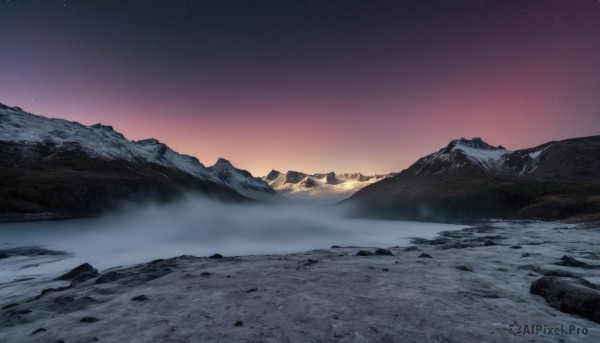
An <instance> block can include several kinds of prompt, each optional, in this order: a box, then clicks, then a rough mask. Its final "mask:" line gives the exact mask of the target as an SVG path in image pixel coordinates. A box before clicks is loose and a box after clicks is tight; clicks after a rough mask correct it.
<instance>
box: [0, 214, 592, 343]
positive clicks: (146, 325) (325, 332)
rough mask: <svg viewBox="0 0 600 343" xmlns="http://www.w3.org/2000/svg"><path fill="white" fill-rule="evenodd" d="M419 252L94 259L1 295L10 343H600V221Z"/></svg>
mask: <svg viewBox="0 0 600 343" xmlns="http://www.w3.org/2000/svg"><path fill="white" fill-rule="evenodd" d="M414 243H415V244H414V245H413V246H410V247H392V248H385V249H379V250H377V249H376V248H364V247H362V248H358V247H335V246H334V247H332V248H331V249H328V250H316V251H309V252H306V253H301V254H290V255H270V256H244V257H222V256H220V255H218V254H215V255H214V256H211V257H192V256H180V257H176V258H172V259H167V260H156V261H152V262H150V263H147V264H143V265H137V266H134V267H129V268H120V269H113V270H107V271H102V273H98V271H96V270H95V269H94V268H93V266H90V265H87V264H84V265H82V266H79V267H77V268H75V269H73V270H72V271H70V272H68V273H65V274H64V275H54V276H52V278H48V279H45V280H38V281H36V283H33V284H32V283H31V280H29V281H28V282H27V283H26V284H27V287H28V288H27V290H26V291H24V293H22V294H18V295H11V296H8V298H4V299H1V300H0V308H1V310H0V341H1V342H93V341H100V342H205V341H219V342H231V341H238V342H248V341H250V342H286V341H290V342H321V341H322V342H328V341H340V342H507V341H516V342H525V341H527V342H599V341H600V292H599V291H598V289H597V288H598V286H597V284H599V283H600V269H599V267H598V266H600V249H599V248H598V247H599V244H600V226H598V225H592V224H585V225H561V224H556V223H532V222H529V223H524V222H514V223H511V222H502V223H491V224H489V225H480V226H475V227H472V228H468V229H464V230H461V231H453V232H445V233H442V234H440V236H439V237H438V238H436V239H434V240H416V241H415V242H414ZM8 257H9V258H10V256H8ZM1 261H2V260H0V263H2V262H1ZM74 267H75V266H74ZM24 284H25V283H24ZM27 293H30V294H27ZM532 293H535V294H532ZM562 311H565V312H568V313H565V312H562Z"/></svg>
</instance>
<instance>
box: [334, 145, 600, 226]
mask: <svg viewBox="0 0 600 343" xmlns="http://www.w3.org/2000/svg"><path fill="white" fill-rule="evenodd" d="M345 202H346V203H348V204H353V205H354V206H355V209H356V213H357V214H358V215H360V216H375V217H386V218H404V219H416V220H434V221H468V220H474V219H481V218H538V219H552V220H553V219H567V218H571V219H584V218H587V219H589V218H596V216H597V215H598V214H600V136H593V137H583V138H574V139H568V140H564V141H559V142H548V143H545V144H542V145H540V146H537V147H534V148H530V149H523V150H515V151H511V150H507V149H505V148H504V147H502V146H498V147H494V146H491V145H489V144H487V143H485V142H484V141H483V140H481V139H480V138H474V139H471V140H467V139H464V138H463V139H458V140H453V141H451V142H450V143H449V144H448V145H447V146H446V147H445V148H442V149H440V150H439V151H437V152H435V153H433V154H431V155H428V156H426V157H423V158H421V159H419V160H418V161H417V162H415V163H414V164H413V165H412V166H410V167H409V168H408V169H405V170H403V171H402V172H400V173H399V174H398V175H396V176H394V177H391V178H388V179H385V180H382V181H379V182H377V183H374V184H372V185H370V186H367V187H365V188H363V189H361V190H360V191H358V192H356V193H355V194H354V195H352V196H351V197H350V198H349V199H348V200H346V201H345ZM598 219H600V216H598Z"/></svg>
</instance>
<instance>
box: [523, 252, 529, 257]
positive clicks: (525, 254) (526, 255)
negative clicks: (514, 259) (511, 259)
mask: <svg viewBox="0 0 600 343" xmlns="http://www.w3.org/2000/svg"><path fill="white" fill-rule="evenodd" d="M529 256H531V254H530V253H528V252H526V253H524V254H522V255H521V257H529Z"/></svg>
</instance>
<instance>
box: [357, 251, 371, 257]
mask: <svg viewBox="0 0 600 343" xmlns="http://www.w3.org/2000/svg"><path fill="white" fill-rule="evenodd" d="M372 255H375V254H373V253H372V252H370V251H367V250H361V251H359V252H357V253H356V256H372Z"/></svg>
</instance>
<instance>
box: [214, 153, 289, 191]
mask: <svg viewBox="0 0 600 343" xmlns="http://www.w3.org/2000/svg"><path fill="white" fill-rule="evenodd" d="M208 170H209V171H210V172H211V173H212V174H213V175H214V176H215V177H217V178H218V179H219V180H221V181H223V182H225V183H227V184H228V185H229V186H231V187H232V188H233V189H235V190H236V191H238V192H239V193H240V194H243V195H245V196H247V197H251V198H261V199H265V195H267V196H272V195H275V194H277V193H276V192H275V191H274V190H273V189H272V188H271V186H269V184H268V183H266V182H265V181H263V180H262V179H261V178H259V177H253V176H252V174H250V172H248V171H247V170H243V169H238V168H236V167H234V166H233V165H232V164H231V162H229V161H228V160H226V159H224V158H219V159H218V160H217V162H216V163H215V164H214V165H213V166H212V167H209V168H208ZM267 199H268V197H267Z"/></svg>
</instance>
